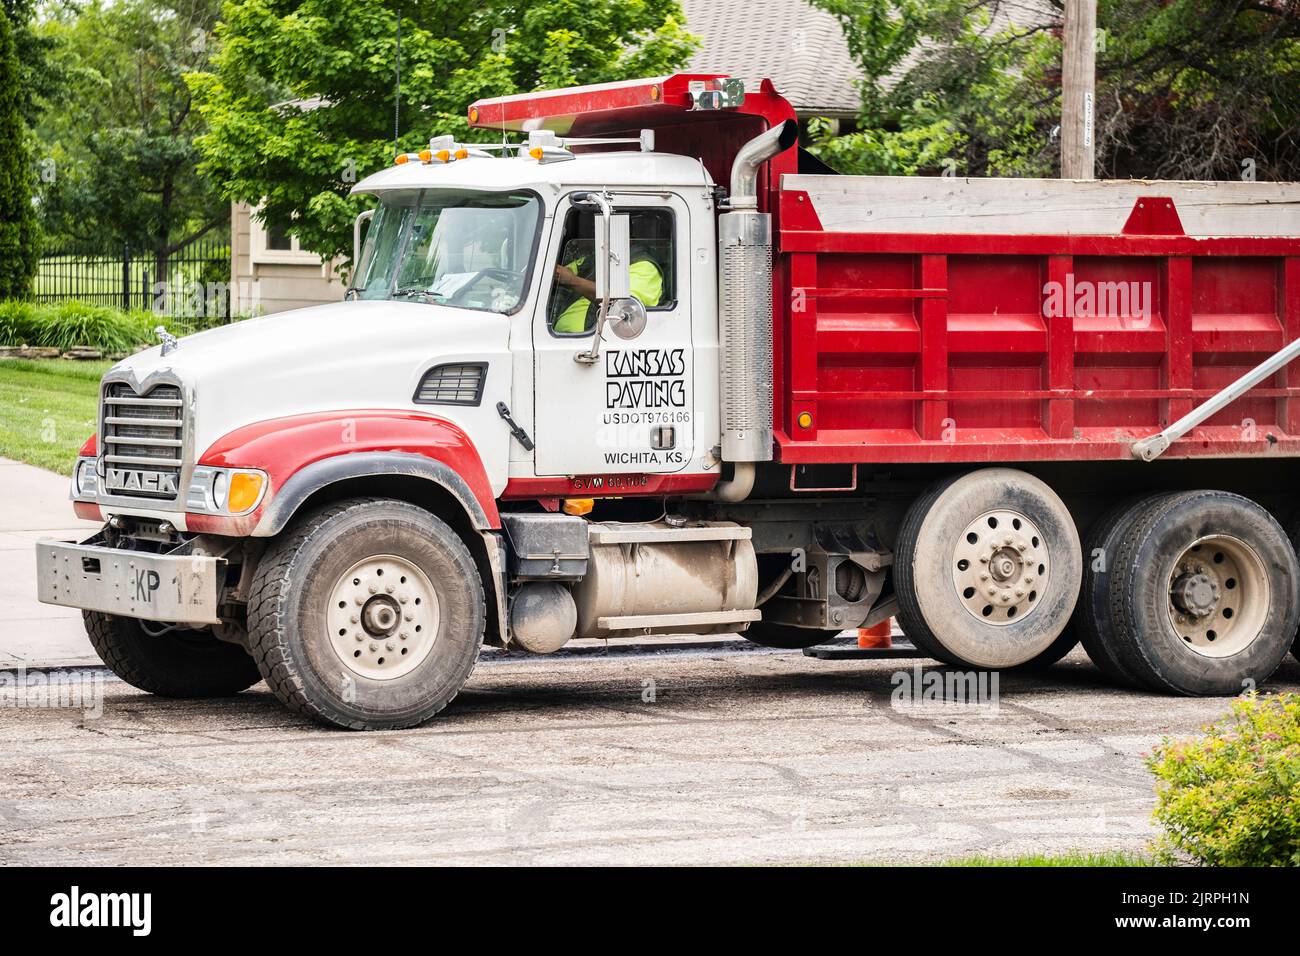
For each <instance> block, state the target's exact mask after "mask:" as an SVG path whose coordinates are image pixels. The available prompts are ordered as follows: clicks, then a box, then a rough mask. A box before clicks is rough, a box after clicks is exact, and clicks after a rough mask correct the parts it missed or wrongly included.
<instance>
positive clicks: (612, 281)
mask: <svg viewBox="0 0 1300 956" xmlns="http://www.w3.org/2000/svg"><path fill="white" fill-rule="evenodd" d="M631 269H632V218H631V217H630V216H629V215H628V214H627V213H620V214H618V215H614V216H608V217H605V216H601V217H600V218H598V219H597V220H596V298H597V299H600V300H604V299H626V298H627V297H628V296H630V295H631V294H632V275H631Z"/></svg>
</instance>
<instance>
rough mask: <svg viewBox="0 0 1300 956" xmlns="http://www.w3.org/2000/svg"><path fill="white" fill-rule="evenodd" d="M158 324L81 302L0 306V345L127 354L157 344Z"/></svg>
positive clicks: (149, 318)
mask: <svg viewBox="0 0 1300 956" xmlns="http://www.w3.org/2000/svg"><path fill="white" fill-rule="evenodd" d="M158 324H159V319H158V317H157V316H156V315H153V314H151V313H149V312H144V311H131V312H123V311H122V310H121V309H111V308H108V307H106V306H102V305H87V304H86V303H84V302H60V303H58V304H57V305H38V304H37V303H34V302H30V301H24V300H21V299H14V300H10V301H8V302H0V345H29V346H35V347H41V348H57V349H63V350H67V349H71V348H76V347H77V346H85V347H88V348H94V349H100V350H101V351H103V352H106V353H115V352H129V351H131V350H133V349H136V348H139V347H140V346H142V345H153V344H156V342H157V336H155V335H154V333H153V330H154V328H156V327H157V326H158Z"/></svg>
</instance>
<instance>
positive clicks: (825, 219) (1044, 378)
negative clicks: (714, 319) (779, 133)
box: [776, 175, 1300, 463]
mask: <svg viewBox="0 0 1300 956" xmlns="http://www.w3.org/2000/svg"><path fill="white" fill-rule="evenodd" d="M779 225H780V232H779V252H778V260H779V261H778V268H777V274H778V276H779V279H778V288H777V291H776V299H777V304H778V307H779V308H778V319H777V329H776V349H777V355H778V367H779V369H780V372H779V374H778V385H779V386H781V387H780V389H779V391H778V393H777V398H776V401H777V409H776V414H777V422H778V423H779V426H778V427H779V429H780V431H779V445H780V449H779V454H780V457H781V460H783V461H787V462H808V463H812V462H851V461H853V462H872V461H876V462H949V461H950V462H978V461H1042V460H1076V459H1077V460H1085V459H1108V458H1120V459H1122V458H1129V457H1130V454H1131V453H1130V449H1129V446H1130V444H1131V442H1132V441H1134V440H1136V439H1139V438H1144V437H1147V436H1149V435H1150V434H1152V433H1154V432H1157V431H1159V430H1160V429H1162V428H1164V427H1165V426H1166V425H1167V424H1168V423H1169V422H1171V421H1173V420H1175V419H1177V418H1178V417H1179V416H1181V415H1183V414H1185V413H1186V412H1188V411H1190V410H1191V409H1192V407H1193V406H1194V405H1195V404H1197V403H1198V402H1199V401H1200V400H1203V399H1205V398H1208V397H1210V396H1211V395H1213V394H1214V393H1215V392H1216V391H1218V390H1219V389H1221V388H1223V387H1224V386H1225V385H1228V384H1229V383H1230V382H1232V381H1233V380H1234V379H1236V378H1237V377H1239V376H1240V375H1242V374H1244V373H1245V372H1247V371H1249V370H1250V369H1251V368H1253V367H1254V366H1255V365H1256V364H1258V363H1259V362H1260V361H1262V360H1263V359H1265V358H1266V357H1268V356H1269V355H1270V354H1272V353H1273V352H1275V351H1277V350H1278V349H1280V348H1281V347H1282V346H1283V345H1284V344H1286V343H1287V342H1289V341H1292V340H1294V339H1296V338H1300V238H1297V236H1298V235H1300V185H1295V184H1275V183H1171V182H1096V183H1088V182H1069V181H1060V180H965V179H946V178H916V177H909V178H902V177H848V176H845V177H837V176H800V175H787V176H785V177H783V178H782V180H781V194H780V210H779ZM782 383H784V384H782ZM804 413H807V416H806V417H805V418H804V420H805V421H807V420H808V418H810V419H811V423H810V425H809V426H808V427H803V426H802V425H801V424H800V419H801V416H802V415H803V414H804ZM1264 454H1268V455H1287V456H1295V455H1300V367H1293V368H1290V369H1287V370H1284V371H1283V372H1281V373H1279V375H1278V376H1277V377H1276V379H1275V380H1274V381H1273V382H1271V383H1267V385H1266V386H1262V387H1259V388H1256V389H1254V390H1252V391H1251V392H1250V393H1248V394H1247V395H1246V396H1244V397H1243V398H1242V399H1240V400H1239V401H1237V402H1235V403H1234V404H1233V405H1231V406H1229V407H1228V408H1227V409H1226V410H1225V411H1224V412H1222V413H1220V414H1219V415H1217V416H1215V417H1214V418H1212V419H1210V421H1209V422H1207V423H1206V424H1205V425H1204V426H1202V427H1200V428H1197V429H1195V430H1194V431H1193V432H1192V433H1191V434H1190V435H1189V436H1188V437H1187V438H1186V439H1184V440H1182V441H1180V442H1177V443H1175V444H1174V446H1173V447H1172V448H1171V449H1170V451H1169V452H1167V453H1166V456H1167V457H1190V456H1239V455H1241V456H1245V455H1264Z"/></svg>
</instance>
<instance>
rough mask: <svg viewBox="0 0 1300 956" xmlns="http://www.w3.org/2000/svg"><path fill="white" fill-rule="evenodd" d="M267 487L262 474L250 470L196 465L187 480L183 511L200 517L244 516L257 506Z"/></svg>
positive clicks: (263, 473) (265, 479) (266, 481)
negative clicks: (193, 512)
mask: <svg viewBox="0 0 1300 956" xmlns="http://www.w3.org/2000/svg"><path fill="white" fill-rule="evenodd" d="M269 484H270V482H269V481H268V480H267V477H266V473H265V472H261V471H258V470H256V469H254V468H213V467H211V466H209V465H198V466H196V467H195V469H194V474H193V475H192V476H191V477H190V487H189V490H188V492H187V493H186V495H185V510H186V511H196V512H199V513H200V514H217V515H242V514H247V513H248V512H250V511H252V510H253V509H254V508H256V507H257V506H258V505H259V504H260V503H261V501H262V498H263V496H264V495H265V494H266V489H267V486H268V485H269Z"/></svg>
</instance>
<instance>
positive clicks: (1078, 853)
mask: <svg viewBox="0 0 1300 956" xmlns="http://www.w3.org/2000/svg"><path fill="white" fill-rule="evenodd" d="M942 865H943V866H960V867H968V866H973V867H986V866H996V867H1007V866H1015V867H1024V866H1031V867H1058V866H1071V867H1073V866H1094V867H1096V866H1153V865H1154V863H1153V861H1152V859H1151V858H1150V857H1148V856H1143V855H1141V854H1139V853H1125V852H1123V851H1120V850H1113V851H1110V852H1106V853H1088V852H1086V851H1084V850H1066V851H1065V852H1063V853H1030V854H1027V855H1025V856H1007V857H1003V856H965V857H961V858H959V859H956V860H949V861H947V862H946V863H944V864H942Z"/></svg>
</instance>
